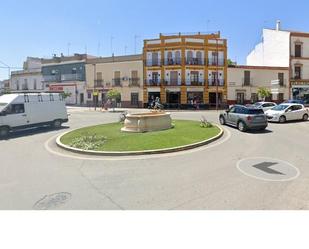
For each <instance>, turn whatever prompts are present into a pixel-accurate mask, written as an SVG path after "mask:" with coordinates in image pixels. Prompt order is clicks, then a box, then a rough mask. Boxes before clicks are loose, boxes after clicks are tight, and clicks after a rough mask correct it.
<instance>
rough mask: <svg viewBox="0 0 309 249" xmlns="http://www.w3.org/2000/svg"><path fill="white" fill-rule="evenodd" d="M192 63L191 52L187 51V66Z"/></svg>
mask: <svg viewBox="0 0 309 249" xmlns="http://www.w3.org/2000/svg"><path fill="white" fill-rule="evenodd" d="M192 63H193V52H192V51H188V52H187V64H192Z"/></svg>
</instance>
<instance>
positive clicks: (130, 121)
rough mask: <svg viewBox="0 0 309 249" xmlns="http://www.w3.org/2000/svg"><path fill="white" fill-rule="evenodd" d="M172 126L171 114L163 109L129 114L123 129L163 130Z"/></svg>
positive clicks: (131, 130)
mask: <svg viewBox="0 0 309 249" xmlns="http://www.w3.org/2000/svg"><path fill="white" fill-rule="evenodd" d="M171 128H172V118H171V114H170V113H168V112H163V111H151V112H149V113H138V114H128V115H126V119H125V121H124V127H123V128H122V129H121V131H124V132H133V133H142V132H151V131H162V130H168V129H171Z"/></svg>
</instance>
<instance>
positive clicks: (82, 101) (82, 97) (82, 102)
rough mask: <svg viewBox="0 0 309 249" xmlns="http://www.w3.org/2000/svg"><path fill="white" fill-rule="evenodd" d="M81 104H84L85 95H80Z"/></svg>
mask: <svg viewBox="0 0 309 249" xmlns="http://www.w3.org/2000/svg"><path fill="white" fill-rule="evenodd" d="M79 102H80V104H81V105H83V104H84V94H83V93H81V94H80V98H79Z"/></svg>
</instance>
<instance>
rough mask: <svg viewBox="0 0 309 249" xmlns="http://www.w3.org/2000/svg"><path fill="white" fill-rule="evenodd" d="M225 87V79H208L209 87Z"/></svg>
mask: <svg viewBox="0 0 309 249" xmlns="http://www.w3.org/2000/svg"><path fill="white" fill-rule="evenodd" d="M217 85H218V86H224V79H217V80H216V79H208V86H217Z"/></svg>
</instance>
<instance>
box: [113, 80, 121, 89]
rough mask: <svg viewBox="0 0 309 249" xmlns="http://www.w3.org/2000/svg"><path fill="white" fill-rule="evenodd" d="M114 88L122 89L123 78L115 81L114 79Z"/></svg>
mask: <svg viewBox="0 0 309 249" xmlns="http://www.w3.org/2000/svg"><path fill="white" fill-rule="evenodd" d="M113 87H122V81H121V78H115V79H113Z"/></svg>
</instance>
